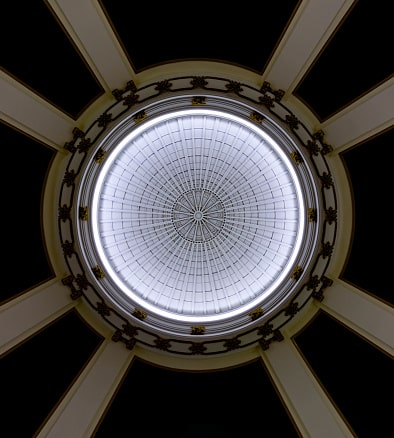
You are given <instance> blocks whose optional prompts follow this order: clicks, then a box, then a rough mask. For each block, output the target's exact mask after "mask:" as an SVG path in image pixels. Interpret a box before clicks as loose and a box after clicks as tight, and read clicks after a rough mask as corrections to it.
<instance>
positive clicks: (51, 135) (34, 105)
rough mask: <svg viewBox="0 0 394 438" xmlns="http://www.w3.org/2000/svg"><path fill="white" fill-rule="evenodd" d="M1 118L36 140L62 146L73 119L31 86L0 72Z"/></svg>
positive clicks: (68, 134)
mask: <svg viewBox="0 0 394 438" xmlns="http://www.w3.org/2000/svg"><path fill="white" fill-rule="evenodd" d="M0 96H1V99H0V117H1V119H2V120H4V121H5V122H7V123H9V124H11V125H12V126H14V127H16V128H17V129H20V130H22V131H23V132H25V133H26V134H28V135H31V136H32V137H34V138H36V139H37V140H39V141H41V142H44V143H45V144H48V145H49V146H52V147H53V148H55V149H58V150H59V149H63V146H64V143H65V141H66V140H68V139H69V138H70V137H72V130H73V128H74V127H75V121H74V120H73V119H72V118H71V117H69V116H67V115H66V114H65V113H63V112H62V111H60V110H58V109H57V108H56V107H55V106H53V105H51V104H50V103H49V102H47V101H46V100H44V99H42V98H41V97H40V96H38V95H37V94H35V93H33V92H32V91H31V90H30V89H28V88H27V87H25V86H24V85H22V84H21V83H20V82H18V81H16V80H15V79H13V78H12V77H10V76H8V75H7V74H6V73H4V72H2V71H0Z"/></svg>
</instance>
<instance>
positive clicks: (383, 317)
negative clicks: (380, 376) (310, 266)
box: [319, 280, 394, 356]
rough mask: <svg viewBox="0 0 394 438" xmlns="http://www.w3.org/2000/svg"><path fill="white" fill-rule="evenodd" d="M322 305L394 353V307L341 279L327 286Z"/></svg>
mask: <svg viewBox="0 0 394 438" xmlns="http://www.w3.org/2000/svg"><path fill="white" fill-rule="evenodd" d="M319 306H320V307H321V308H322V309H323V310H325V311H326V312H327V313H330V314H331V315H333V316H334V317H335V318H337V319H339V320H340V321H342V322H343V323H344V324H346V325H347V326H349V327H350V328H351V329H352V330H354V331H355V332H357V333H359V334H360V335H361V336H363V337H364V338H366V339H368V340H369V341H370V342H372V343H373V344H375V345H376V346H378V347H379V348H381V349H383V350H384V351H386V352H387V353H389V354H390V355H391V356H394V310H393V308H392V307H390V306H389V305H387V304H385V303H383V302H382V301H380V300H378V299H376V298H374V297H373V296H371V295H368V294H367V293H365V292H363V291H360V290H358V289H357V288H356V287H354V286H352V285H350V284H349V283H346V282H344V281H341V280H335V282H334V284H333V285H332V286H331V287H330V288H329V289H327V294H326V295H325V298H324V300H323V301H322V302H321V303H319ZM366 315H368V317H366Z"/></svg>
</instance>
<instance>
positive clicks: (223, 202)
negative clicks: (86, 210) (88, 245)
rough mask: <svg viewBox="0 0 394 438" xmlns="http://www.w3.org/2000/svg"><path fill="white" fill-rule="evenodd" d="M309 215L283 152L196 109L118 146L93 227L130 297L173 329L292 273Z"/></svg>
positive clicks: (243, 125) (264, 291)
mask: <svg viewBox="0 0 394 438" xmlns="http://www.w3.org/2000/svg"><path fill="white" fill-rule="evenodd" d="M304 210H305V208H304V201H303V198H302V191H301V189H300V186H299V182H298V179H297V175H296V173H295V171H294V169H293V167H292V164H291V162H290V160H289V159H288V157H287V155H286V153H285V152H284V151H283V150H282V149H281V147H280V145H278V144H277V143H276V142H275V141H274V140H273V139H272V138H270V137H269V136H268V135H267V134H266V133H265V132H264V131H263V130H261V129H260V128H259V127H256V126H255V125H254V124H253V123H251V122H248V121H246V120H244V119H241V118H239V117H237V116H233V115H230V114H228V113H226V112H221V111H217V110H204V111H202V110H197V109H196V110H183V111H178V112H175V113H171V114H165V115H161V116H158V117H155V118H154V119H152V120H150V121H148V122H146V123H144V124H142V125H141V126H140V127H137V128H135V129H133V130H132V131H131V132H130V133H128V134H127V135H125V136H124V137H123V138H122V139H121V140H120V141H119V143H118V144H117V145H116V146H115V147H114V149H113V150H112V151H111V153H110V155H109V157H108V159H107V160H106V161H105V163H104V164H103V167H102V170H101V171H100V175H99V177H98V178H97V181H96V185H95V193H94V196H93V208H92V212H93V221H92V225H93V233H94V239H95V244H96V246H97V250H98V253H99V255H100V258H101V262H102V264H103V266H104V267H105V269H106V271H107V272H108V273H109V275H110V277H111V278H112V280H113V281H114V282H115V283H116V285H117V286H118V288H119V290H120V291H121V293H122V294H123V296H124V297H126V299H127V297H129V298H130V299H131V300H132V301H133V302H135V303H137V304H139V305H141V306H142V307H143V308H146V309H148V310H149V311H151V312H154V313H156V314H159V315H163V316H166V317H170V318H172V319H175V320H181V321H182V320H196V321H204V320H210V319H212V320H219V319H221V318H224V317H227V316H229V315H230V316H232V315H235V314H237V313H240V312H242V311H245V309H247V308H250V307H251V306H253V305H254V304H255V303H256V302H257V301H261V300H263V299H265V298H267V297H269V296H270V295H271V294H273V293H274V292H275V289H276V288H277V286H278V285H279V284H280V282H281V281H283V279H284V278H285V277H286V276H288V275H289V272H290V270H291V269H292V267H293V262H294V260H295V258H296V256H297V254H298V251H299V248H300V245H301V243H300V242H301V240H302V234H303V228H304V223H305V218H304V215H305V213H304Z"/></svg>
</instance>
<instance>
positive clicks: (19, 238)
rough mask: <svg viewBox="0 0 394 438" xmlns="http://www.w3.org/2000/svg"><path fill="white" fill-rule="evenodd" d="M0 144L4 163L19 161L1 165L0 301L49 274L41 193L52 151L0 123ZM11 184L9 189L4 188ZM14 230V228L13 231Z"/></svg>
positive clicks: (49, 275) (29, 286)
mask: <svg viewBox="0 0 394 438" xmlns="http://www.w3.org/2000/svg"><path fill="white" fill-rule="evenodd" d="M0 147H1V150H2V156H3V160H4V163H15V162H16V160H17V159H18V157H20V158H21V159H20V163H19V164H18V166H17V167H16V168H15V169H12V168H10V167H8V166H7V165H5V166H3V172H2V173H1V181H2V187H3V194H2V199H3V201H2V202H3V209H6V210H7V211H8V213H7V215H5V216H4V219H3V220H4V224H5V225H6V226H7V228H8V229H9V230H15V232H7V233H4V234H3V238H2V248H3V253H4V256H5V257H6V258H7V270H6V272H7V274H6V275H4V279H3V282H2V288H1V293H0V301H5V300H7V299H9V298H11V297H12V296H14V295H15V294H18V293H21V292H23V291H25V290H26V289H30V288H32V287H34V286H36V285H37V284H39V283H42V282H44V281H47V280H48V279H49V278H51V277H53V275H54V274H53V271H52V269H51V266H50V263H49V260H48V258H47V254H46V247H45V242H44V240H43V233H42V226H41V215H42V210H41V207H42V193H43V190H44V188H43V187H44V184H45V180H46V175H47V172H48V169H49V166H50V163H51V160H52V159H53V157H54V154H55V151H53V150H51V149H50V148H49V147H48V146H46V145H44V144H42V143H40V142H38V141H37V140H35V139H34V138H32V137H30V136H27V135H25V134H24V133H23V132H21V131H18V130H15V129H13V127H12V126H10V125H8V124H5V123H0ZM10 187H12V190H8V188H10ZM16 230H18V231H16Z"/></svg>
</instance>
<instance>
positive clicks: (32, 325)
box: [0, 279, 75, 355]
mask: <svg viewBox="0 0 394 438" xmlns="http://www.w3.org/2000/svg"><path fill="white" fill-rule="evenodd" d="M74 305H75V301H72V300H71V299H70V293H69V291H68V289H67V288H66V287H65V286H63V285H62V284H61V282H59V280H58V279H55V280H51V281H48V282H47V283H45V284H44V285H40V286H39V287H37V288H35V289H33V290H31V291H29V292H26V293H24V294H23V295H20V296H19V297H17V298H15V299H13V300H12V301H8V302H6V303H5V304H3V305H2V306H1V307H0V355H1V354H3V353H5V352H7V351H8V350H10V349H11V348H13V347H15V346H16V345H18V344H19V343H20V342H22V341H24V340H25V339H27V338H28V337H29V336H31V335H32V334H34V333H36V332H37V331H38V330H40V329H41V328H43V327H44V326H46V325H47V324H49V323H50V322H51V321H53V320H54V319H56V318H57V317H59V316H60V315H62V314H63V313H65V312H67V311H68V310H70V309H71V308H72V307H74Z"/></svg>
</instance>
